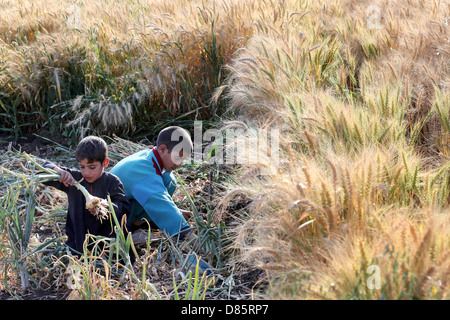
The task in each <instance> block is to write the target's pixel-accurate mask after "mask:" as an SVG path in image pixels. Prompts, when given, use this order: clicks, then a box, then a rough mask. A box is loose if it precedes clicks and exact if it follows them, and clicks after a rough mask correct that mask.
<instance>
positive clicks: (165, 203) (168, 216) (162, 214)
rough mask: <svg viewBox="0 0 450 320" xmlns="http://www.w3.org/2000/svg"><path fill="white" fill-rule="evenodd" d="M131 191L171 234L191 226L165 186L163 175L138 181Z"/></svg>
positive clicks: (152, 216)
mask: <svg viewBox="0 0 450 320" xmlns="http://www.w3.org/2000/svg"><path fill="white" fill-rule="evenodd" d="M131 192H132V194H133V197H134V198H135V199H136V201H137V202H139V204H140V205H141V206H142V207H143V208H144V210H145V211H146V212H147V214H148V215H149V217H150V219H152V221H153V222H154V223H155V224H156V225H157V226H158V227H159V228H160V229H161V230H164V231H165V232H167V233H168V234H169V235H171V236H172V235H175V234H177V233H178V232H179V231H180V230H182V229H184V228H188V227H189V225H188V224H187V222H186V220H185V219H184V217H183V215H182V214H181V212H180V210H179V209H178V207H177V206H176V204H175V203H174V202H173V200H172V197H171V196H170V194H169V193H168V191H167V189H166V187H165V186H164V183H163V179H161V177H159V176H156V175H152V176H148V177H147V178H145V179H143V180H142V181H141V182H139V183H137V184H136V185H135V186H134V187H133V189H132V190H131Z"/></svg>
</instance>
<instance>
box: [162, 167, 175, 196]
mask: <svg viewBox="0 0 450 320" xmlns="http://www.w3.org/2000/svg"><path fill="white" fill-rule="evenodd" d="M162 178H163V183H164V186H165V187H166V189H167V192H168V193H169V195H170V196H171V197H172V196H173V193H174V192H175V190H176V189H177V180H176V179H175V176H174V175H173V173H172V172H168V171H165V172H164V173H163V174H162Z"/></svg>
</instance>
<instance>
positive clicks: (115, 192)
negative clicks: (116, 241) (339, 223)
mask: <svg viewBox="0 0 450 320" xmlns="http://www.w3.org/2000/svg"><path fill="white" fill-rule="evenodd" d="M44 166H45V167H48V168H52V167H53V166H54V165H53V164H52V163H49V162H47V163H45V164H44ZM61 169H63V170H66V171H68V172H70V174H71V175H72V176H73V177H74V179H75V180H76V181H80V180H81V179H82V175H81V172H80V171H79V170H75V169H68V168H63V167H61ZM45 185H48V186H52V187H55V188H57V189H59V190H61V191H64V192H65V193H66V194H67V197H68V201H69V205H68V210H67V221H66V234H67V242H66V244H67V245H68V246H69V247H71V248H72V249H75V250H76V251H78V252H80V253H81V252H83V242H84V240H85V237H86V234H88V233H89V234H92V235H98V236H105V237H111V238H114V237H115V234H113V230H114V221H112V224H111V221H110V219H108V220H103V222H100V220H98V219H97V218H96V217H95V216H94V215H92V214H91V213H90V212H89V210H87V209H86V198H85V197H84V195H83V194H82V193H81V191H80V190H78V189H77V188H76V187H75V186H68V187H66V186H65V185H64V184H63V183H62V182H59V181H50V182H46V183H45ZM81 185H83V186H84V187H85V188H86V190H88V192H89V193H90V194H92V195H94V196H96V197H99V198H102V199H107V195H109V196H110V198H111V202H112V204H113V207H114V212H115V214H116V216H117V219H118V221H119V223H121V221H122V217H123V216H124V215H128V213H129V211H130V204H129V202H128V199H127V197H126V196H125V193H124V191H123V185H122V183H121V181H120V180H119V178H118V177H117V176H115V175H113V174H111V173H109V172H103V174H102V175H101V177H100V178H98V179H97V180H96V181H95V182H94V183H92V184H91V183H89V182H87V181H86V180H83V181H82V182H81ZM111 226H113V227H112V228H111Z"/></svg>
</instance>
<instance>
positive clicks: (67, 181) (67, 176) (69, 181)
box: [43, 161, 76, 191]
mask: <svg viewBox="0 0 450 320" xmlns="http://www.w3.org/2000/svg"><path fill="white" fill-rule="evenodd" d="M43 166H44V167H45V168H49V169H53V170H55V171H56V172H57V173H59V174H60V176H61V177H60V179H59V180H58V181H49V182H45V183H44V184H45V185H47V186H52V187H55V188H57V189H59V190H61V191H67V189H68V187H69V186H71V185H73V184H74V183H75V181H76V180H75V179H74V177H73V176H72V173H71V172H70V170H69V169H67V168H60V167H58V166H57V165H55V164H54V163H52V162H49V161H46V162H45V163H44V165H43Z"/></svg>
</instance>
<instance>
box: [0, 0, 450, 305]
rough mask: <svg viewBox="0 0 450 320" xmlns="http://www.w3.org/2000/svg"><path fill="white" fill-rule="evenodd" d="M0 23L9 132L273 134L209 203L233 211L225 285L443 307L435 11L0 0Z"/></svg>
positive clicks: (442, 86)
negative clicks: (210, 130) (275, 157)
mask: <svg viewBox="0 0 450 320" xmlns="http://www.w3.org/2000/svg"><path fill="white" fill-rule="evenodd" d="M0 10H1V12H2V15H1V18H0V48H1V49H0V104H1V107H2V109H0V111H1V112H2V120H0V121H1V122H2V127H3V128H4V129H3V131H4V132H6V133H8V134H10V135H16V136H19V135H20V134H23V133H27V132H33V131H36V130H37V129H39V128H40V127H42V126H44V127H46V128H48V130H50V131H52V132H64V133H65V135H66V136H68V137H74V139H75V138H78V137H79V136H83V135H85V134H87V133H94V134H109V135H111V134H118V133H121V134H122V135H123V137H125V138H130V139H131V138H133V137H141V136H142V135H145V134H148V133H149V132H150V131H149V129H148V128H149V127H152V128H154V129H155V130H157V129H158V128H161V127H162V126H164V125H167V124H168V123H173V121H174V120H177V121H178V120H180V119H181V120H194V119H195V120H204V121H212V122H213V123H214V125H215V126H217V127H227V128H230V126H232V124H233V123H234V124H236V125H237V126H240V125H244V126H245V127H248V128H253V129H267V128H277V129H278V130H279V132H280V143H279V150H277V151H278V154H279V161H278V162H277V163H276V164H275V165H271V164H269V165H267V164H265V163H264V164H263V163H256V164H249V165H245V164H244V165H242V166H239V170H238V171H237V172H236V173H235V179H230V180H229V181H224V182H223V183H222V184H221V186H220V187H221V190H222V192H223V193H222V194H221V196H220V197H219V199H217V201H215V202H214V206H216V208H217V211H216V212H215V215H216V218H217V217H218V218H217V219H220V216H221V214H222V215H223V216H225V215H226V212H229V211H230V210H231V209H230V208H231V207H232V206H233V205H235V203H236V201H237V200H236V199H237V198H239V199H246V204H247V205H246V206H245V207H244V208H243V209H241V211H240V212H236V213H234V215H237V216H238V217H237V219H236V221H238V223H234V224H232V225H231V226H229V228H228V230H227V234H228V237H229V240H230V244H229V246H228V248H227V250H229V251H230V252H232V255H233V257H232V259H230V264H231V263H233V266H234V267H233V268H236V269H235V270H239V269H242V270H244V269H246V268H255V267H257V268H258V269H260V270H263V271H264V275H265V277H264V279H261V281H262V282H265V283H267V285H266V286H264V289H263V291H262V292H260V293H259V294H261V297H262V298H271V299H436V300H441V299H448V298H449V294H450V290H449V276H450V272H449V270H450V249H449V248H450V238H449V234H450V105H449V87H450V79H449V71H450V70H449V68H450V66H449V61H450V59H449V58H450V38H449V27H448V24H449V22H448V19H450V5H449V4H448V3H446V2H445V1H438V0H432V1H420V0H419V1H412V0H394V1H387V0H373V1H349V0H348V1H347V0H343V1H331V0H325V1H321V2H315V1H308V0H281V1H268V0H267V1H266V0H263V1H253V0H240V1H236V0H223V1H206V0H204V1H188V0H175V1H158V0H144V1H135V0H128V1H125V0H116V1H113V0H96V1H89V2H84V1H75V2H73V1H60V2H58V3H55V4H53V3H52V4H50V3H48V2H45V1H42V0H38V1H28V0H24V1H20V2H19V1H5V0H0ZM229 120H231V121H232V122H231V125H230V122H229ZM186 123H187V122H186ZM152 132H153V133H154V132H155V131H152ZM118 135H119V134H118ZM251 148H253V147H252V146H250V149H251ZM258 152H259V150H258V149H257V148H256V147H255V149H251V150H250V153H252V154H257V153H258ZM0 257H1V255H0ZM146 283H147V282H145V284H146ZM141 285H142V284H141ZM136 286H139V283H137V284H136ZM139 288H141V287H139ZM140 290H141V289H140ZM114 294H115V293H114ZM134 297H135V298H139V296H138V295H135V296H134Z"/></svg>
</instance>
